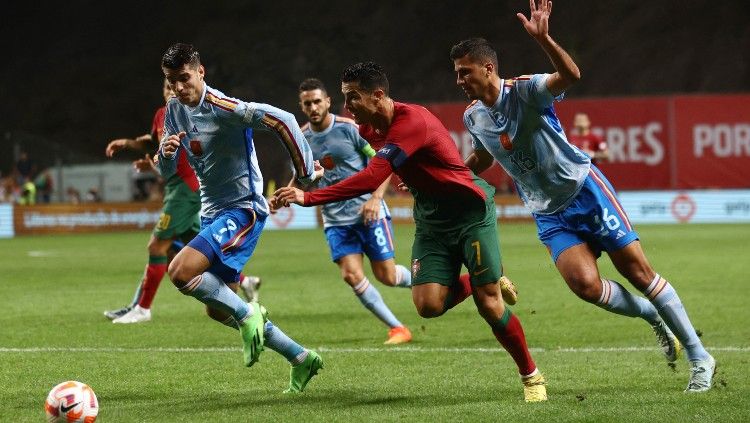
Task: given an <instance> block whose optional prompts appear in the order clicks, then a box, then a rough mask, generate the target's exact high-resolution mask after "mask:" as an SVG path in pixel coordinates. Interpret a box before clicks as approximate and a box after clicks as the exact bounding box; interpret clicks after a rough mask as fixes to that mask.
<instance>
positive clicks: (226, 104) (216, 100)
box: [206, 92, 237, 112]
mask: <svg viewBox="0 0 750 423" xmlns="http://www.w3.org/2000/svg"><path fill="white" fill-rule="evenodd" d="M206 101H207V102H209V103H211V104H213V105H214V106H216V107H218V108H220V109H222V110H226V111H227V112H233V111H234V109H236V108H237V103H236V102H234V101H232V100H229V99H227V98H220V97H217V96H215V95H213V94H211V93H209V92H207V93H206Z"/></svg>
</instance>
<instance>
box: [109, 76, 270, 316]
mask: <svg viewBox="0 0 750 423" xmlns="http://www.w3.org/2000/svg"><path fill="white" fill-rule="evenodd" d="M162 95H163V96H164V102H165V103H166V102H167V101H169V99H170V98H171V97H172V96H174V93H173V92H172V89H171V88H170V86H169V82H167V80H166V79H165V80H164V84H163V87H162ZM166 109H167V108H166V105H165V106H162V107H160V108H158V109H157V110H156V113H155V114H154V119H153V121H152V123H151V133H149V134H144V135H141V136H139V137H136V138H119V139H116V140H113V141H110V142H109V144H107V148H106V149H105V154H106V155H107V157H114V155H115V154H117V153H118V152H119V151H122V150H136V151H140V152H144V153H147V154H146V155H145V157H144V158H142V159H138V160H136V161H134V162H133V167H134V168H135V169H136V170H137V171H139V172H141V171H150V170H156V169H155V167H154V164H153V161H152V159H151V155H152V154H153V152H154V151H156V148H157V146H158V145H159V141H160V140H161V138H162V135H163V133H164V115H165V113H166ZM200 207H201V199H200V196H199V195H198V179H196V177H195V172H194V171H193V169H192V168H191V167H190V165H189V164H188V162H187V158H186V156H185V153H184V152H181V154H180V155H179V157H178V158H177V171H176V172H175V174H174V175H172V176H170V177H169V178H167V180H166V181H165V183H164V199H163V204H162V210H161V215H160V216H159V221H158V222H156V225H155V226H154V229H153V231H152V233H151V239H149V241H148V264H147V265H146V269H145V270H144V272H143V278H142V279H141V281H140V282H139V283H138V287H137V288H136V291H135V295H134V296H133V300H132V302H131V303H130V304H129V305H127V306H125V307H123V308H120V309H117V310H108V311H105V312H104V316H106V317H107V318H108V319H110V320H112V323H142V322H148V321H150V320H151V304H152V303H153V301H154V297H155V296H156V292H157V290H158V289H159V285H160V284H161V280H162V279H163V278H164V274H165V273H166V272H167V264H168V260H169V257H170V256H172V257H173V256H174V255H175V254H177V252H178V251H179V250H180V248H182V246H184V245H185V243H187V242H189V241H190V240H191V239H193V237H194V236H195V235H196V234H197V233H198V231H200V216H199V214H198V212H199V211H200ZM240 280H241V283H240V286H241V287H242V288H243V293H244V294H245V295H249V296H250V298H249V299H250V300H255V301H257V287H258V285H259V284H260V278H258V277H257V276H245V275H241V276H240Z"/></svg>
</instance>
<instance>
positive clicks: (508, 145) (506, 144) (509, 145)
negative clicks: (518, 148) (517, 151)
mask: <svg viewBox="0 0 750 423" xmlns="http://www.w3.org/2000/svg"><path fill="white" fill-rule="evenodd" d="M500 145H502V146H503V148H504V149H506V150H508V151H510V150H512V149H513V142H512V141H511V140H510V135H508V133H507V132H503V133H502V134H500Z"/></svg>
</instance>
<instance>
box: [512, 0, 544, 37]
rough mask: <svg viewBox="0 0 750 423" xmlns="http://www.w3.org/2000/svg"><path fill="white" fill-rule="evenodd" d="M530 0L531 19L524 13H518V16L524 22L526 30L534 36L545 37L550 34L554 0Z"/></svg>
mask: <svg viewBox="0 0 750 423" xmlns="http://www.w3.org/2000/svg"><path fill="white" fill-rule="evenodd" d="M536 2H537V0H529V7H530V8H531V13H530V15H529V19H526V16H524V14H523V13H516V16H517V17H518V19H519V20H520V21H521V23H522V24H523V27H524V28H525V29H526V32H528V33H529V35H531V36H532V37H534V38H544V37H546V36H547V34H549V16H550V15H551V14H552V2H551V1H548V0H539V6H537V4H536Z"/></svg>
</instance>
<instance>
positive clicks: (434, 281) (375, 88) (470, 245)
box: [274, 62, 547, 402]
mask: <svg viewBox="0 0 750 423" xmlns="http://www.w3.org/2000/svg"><path fill="white" fill-rule="evenodd" d="M341 91H342V92H343V94H344V98H345V101H346V103H345V105H346V109H347V110H348V111H349V112H350V113H351V114H352V115H353V116H354V120H355V121H356V122H357V123H358V124H360V127H359V133H360V135H361V136H362V137H363V138H364V139H366V140H367V141H368V142H369V143H370V144H371V145H372V146H373V147H374V148H376V149H377V150H378V152H377V155H376V156H375V157H374V158H373V159H372V160H371V161H370V162H369V163H368V165H367V167H366V168H365V169H364V170H362V171H360V172H359V173H357V174H355V175H353V176H351V177H349V178H347V179H346V180H343V181H341V182H339V183H337V184H335V185H332V186H329V187H327V188H323V189H320V190H316V191H313V192H303V191H301V190H299V189H297V188H293V187H286V188H281V189H279V190H277V191H276V193H275V198H274V202H275V203H276V204H277V205H286V204H288V203H297V204H301V205H304V206H312V205H316V204H325V203H330V202H333V201H341V200H345V199H349V198H354V197H358V196H360V195H362V194H364V193H368V192H372V191H374V190H375V189H377V188H378V187H379V186H380V184H382V183H383V181H385V180H386V179H387V178H388V177H389V176H390V175H391V173H393V172H395V173H396V174H397V175H398V176H400V177H401V179H402V180H403V182H404V183H406V184H407V185H408V186H409V189H410V190H411V193H412V194H413V195H414V220H415V222H416V234H415V239H414V244H413V246H412V298H413V301H414V305H415V306H416V309H417V312H418V313H419V315H420V316H422V317H426V318H431V317H438V316H440V315H442V314H443V313H445V312H446V311H447V310H449V309H451V308H453V307H454V306H456V305H457V304H458V303H460V302H461V301H463V300H464V299H466V298H467V297H468V296H470V295H473V297H474V302H475V303H476V305H477V308H478V310H479V314H480V315H481V316H482V317H483V318H484V319H485V320H486V321H487V323H488V324H489V326H490V328H491V329H492V332H493V334H494V335H495V337H496V338H497V340H498V341H499V342H500V344H502V345H503V347H505V349H506V350H507V351H508V353H509V354H510V355H511V357H512V358H513V360H514V361H515V363H516V365H517V366H518V371H519V373H520V374H521V381H522V383H523V386H524V398H525V400H526V401H527V402H538V401H545V400H547V391H546V387H545V384H546V382H545V380H544V377H543V376H542V374H541V373H540V372H539V370H538V369H537V367H536V364H535V363H534V360H533V359H532V358H531V354H530V353H529V350H528V348H527V346H526V338H525V336H524V332H523V328H522V327H521V322H520V321H519V320H518V318H517V317H516V316H515V315H513V314H512V313H511V311H510V309H509V308H508V307H505V305H504V304H503V301H502V298H501V295H502V294H501V289H500V287H499V284H498V280H499V279H500V277H501V276H502V265H501V259H500V247H499V243H498V238H497V216H496V211H495V202H494V199H493V194H494V191H495V190H494V188H492V187H491V186H490V185H489V184H487V183H486V182H485V181H484V180H482V179H481V178H479V177H477V176H476V175H475V174H473V173H472V172H471V171H470V170H469V169H468V168H467V167H466V166H465V165H464V163H463V161H462V160H461V156H460V155H459V153H458V149H457V148H456V145H455V144H454V143H453V139H452V138H451V136H450V134H449V133H448V131H447V130H446V129H445V127H444V126H443V125H442V123H440V121H439V120H438V119H437V118H436V117H435V116H434V115H432V114H431V113H430V112H429V111H427V109H425V108H424V107H422V106H418V105H414V104H405V103H398V102H396V101H394V100H393V99H391V98H390V97H389V95H388V79H387V77H386V75H385V73H384V72H383V70H382V68H381V67H380V66H378V65H376V64H375V63H372V62H367V63H357V64H355V65H352V66H349V67H348V68H346V69H345V70H344V73H343V75H342V84H341ZM461 265H464V266H466V268H467V269H468V271H469V273H468V274H463V275H460V271H461Z"/></svg>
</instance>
